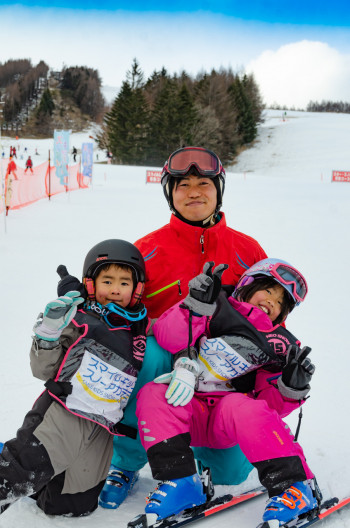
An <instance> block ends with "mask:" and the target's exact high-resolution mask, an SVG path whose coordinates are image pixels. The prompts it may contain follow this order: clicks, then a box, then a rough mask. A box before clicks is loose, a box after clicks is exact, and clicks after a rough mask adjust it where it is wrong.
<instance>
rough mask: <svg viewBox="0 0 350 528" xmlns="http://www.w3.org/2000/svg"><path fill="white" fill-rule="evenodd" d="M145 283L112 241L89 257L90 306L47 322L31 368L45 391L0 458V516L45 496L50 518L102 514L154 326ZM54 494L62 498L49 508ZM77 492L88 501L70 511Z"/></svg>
mask: <svg viewBox="0 0 350 528" xmlns="http://www.w3.org/2000/svg"><path fill="white" fill-rule="evenodd" d="M144 281H145V265H144V260H143V257H142V255H141V253H140V252H139V250H138V249H137V248H136V247H135V246H134V245H133V244H131V243H129V242H126V241H124V240H118V239H115V240H114V239H112V240H105V241H103V242H101V243H99V244H97V245H96V246H94V247H93V248H92V249H91V250H90V251H89V252H88V254H87V256H86V258H85V262H84V267H83V282H84V285H85V294H84V295H86V296H87V297H88V301H87V302H86V303H84V305H83V306H81V307H80V309H79V310H78V311H77V306H78V305H80V304H81V303H82V302H83V301H84V299H83V298H82V297H80V292H78V291H70V292H68V293H67V294H66V295H64V296H62V297H59V298H58V299H56V300H54V301H52V302H50V303H48V304H47V305H46V308H45V310H44V313H43V314H40V315H39V319H38V321H37V323H36V324H35V326H34V328H33V331H34V334H35V335H34V338H33V344H32V348H31V353H30V362H31V368H32V372H33V375H34V376H35V377H37V378H39V379H41V380H44V381H46V383H45V387H46V390H45V391H44V392H43V393H42V394H41V395H40V396H39V398H38V399H37V400H36V402H35V403H34V406H33V408H32V410H31V411H29V413H28V414H27V415H26V417H25V418H24V422H23V425H22V426H21V427H20V429H19V430H18V434H17V436H16V438H14V439H12V440H9V441H7V442H5V444H4V446H3V449H2V452H1V454H0V513H1V511H2V508H3V509H5V508H6V507H7V505H9V504H10V503H11V502H14V501H16V500H17V499H19V498H20V497H25V496H28V495H33V494H34V493H37V492H38V493H37V496H36V500H37V504H38V506H39V507H42V509H44V511H45V513H47V514H51V513H54V514H55V515H60V514H61V515H65V514H70V515H73V516H79V515H86V514H88V513H91V512H92V511H93V510H95V509H96V508H97V505H98V496H99V493H100V491H101V489H102V486H103V484H104V481H105V478H106V476H107V473H108V469H109V466H110V461H111V457H112V451H113V434H118V431H119V429H118V428H119V427H121V430H120V432H121V434H127V433H126V432H125V429H128V427H127V426H126V425H124V429H122V427H123V426H120V425H119V422H120V420H121V419H122V417H123V412H124V408H125V406H126V404H127V401H128V399H129V396H130V394H131V392H132V390H133V388H134V386H135V383H136V380H137V376H138V372H139V371H140V369H141V367H142V363H143V359H144V353H145V344H146V331H147V330H148V328H149V327H150V321H149V319H148V317H147V315H146V310H145V308H144V306H143V304H141V302H140V299H141V295H142V290H143V285H144ZM116 330H117V331H116ZM129 429H130V428H129ZM55 476H56V477H58V478H55V479H54V482H55V486H53V488H51V487H50V484H51V480H52V479H53V478H54V477H55ZM60 486H61V487H60ZM52 491H54V492H56V493H58V499H57V501H55V502H54V503H50V504H49V505H48V503H47V502H46V501H47V500H48V497H49V496H51V495H50V492H52ZM61 492H62V493H61ZM80 492H81V493H80ZM83 492H86V493H83ZM72 493H73V494H78V495H81V496H82V499H81V501H80V503H79V504H78V502H75V503H74V504H73V505H72V501H71V499H70V496H71V494H72ZM43 501H44V507H43ZM50 508H51V509H53V510H54V511H53V512H52V511H50Z"/></svg>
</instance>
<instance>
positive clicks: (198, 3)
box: [0, 0, 350, 26]
mask: <svg viewBox="0 0 350 528" xmlns="http://www.w3.org/2000/svg"><path fill="white" fill-rule="evenodd" d="M14 3H15V2H11V3H10V5H11V4H14ZM6 4H8V2H1V3H0V5H6ZM18 4H21V5H24V6H40V7H49V6H50V7H60V8H72V7H73V8H74V9H83V10H85V11H86V10H91V9H97V10H99V11H101V10H105V11H115V10H117V9H121V10H126V11H137V12H149V11H160V12H168V13H178V12H187V13H189V12H192V13H193V12H197V11H209V12H212V13H221V14H223V15H225V16H230V17H236V18H240V19H242V20H257V21H261V22H269V23H282V24H310V25H325V26H344V25H349V23H350V8H349V2H348V1H345V0H342V1H339V0H337V1H336V2H331V1H329V0H328V1H325V0H294V1H292V0H250V1H249V2H244V1H242V0H226V1H219V2H218V1H209V0H192V1H191V2H189V1H188V0H182V1H179V0H177V1H176V2H165V1H164V0H152V1H150V0H148V1H146V2H145V1H143V0H137V1H135V0H134V1H132V2H130V1H127V0H123V1H115V0H103V1H101V2H98V1H96V0H86V1H83V0H81V1H74V2H72V1H70V0H51V1H50V2H48V1H47V0H24V1H23V0H22V1H21V2H18Z"/></svg>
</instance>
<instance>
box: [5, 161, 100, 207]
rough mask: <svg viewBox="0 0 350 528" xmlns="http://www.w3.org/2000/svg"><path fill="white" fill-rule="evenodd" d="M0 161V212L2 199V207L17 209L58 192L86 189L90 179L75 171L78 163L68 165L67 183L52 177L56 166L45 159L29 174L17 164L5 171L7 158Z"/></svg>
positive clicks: (77, 170)
mask: <svg viewBox="0 0 350 528" xmlns="http://www.w3.org/2000/svg"><path fill="white" fill-rule="evenodd" d="M0 163H1V165H0V170H1V175H2V181H3V185H2V187H3V188H2V194H3V196H4V197H5V200H1V201H0V213H2V212H3V210H4V201H5V207H6V208H8V209H19V208H20V207H25V206H27V205H29V204H31V203H33V202H36V201H38V200H41V199H42V198H49V197H50V196H53V195H55V194H58V193H62V192H67V191H75V190H77V189H87V188H88V186H89V182H90V178H86V177H85V176H83V175H82V174H81V173H80V172H79V165H78V164H77V165H73V166H71V167H68V178H67V182H65V184H64V185H62V184H61V183H60V180H59V178H57V176H56V168H55V167H52V166H49V162H48V161H47V162H45V163H42V164H41V165H37V166H36V167H35V168H33V173H32V172H31V171H30V169H27V171H25V169H23V168H21V167H16V169H15V170H11V171H10V172H9V166H10V165H9V163H11V161H10V162H9V160H8V159H2V160H0ZM16 177H17V179H16Z"/></svg>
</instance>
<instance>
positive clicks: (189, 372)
mask: <svg viewBox="0 0 350 528" xmlns="http://www.w3.org/2000/svg"><path fill="white" fill-rule="evenodd" d="M198 373H199V366H198V363H197V361H194V360H193V359H188V358H185V357H182V358H179V359H178V360H177V361H176V362H175V365H174V370H173V371H172V372H168V373H167V374H162V375H161V376H158V378H156V379H155V380H154V383H164V384H168V383H169V388H168V390H167V391H166V393H165V397H166V399H167V400H168V403H169V404H170V405H173V406H174V407H177V406H178V405H180V406H181V407H183V406H184V405H187V403H189V402H190V401H191V400H192V396H193V394H194V389H195V385H196V381H197V377H198Z"/></svg>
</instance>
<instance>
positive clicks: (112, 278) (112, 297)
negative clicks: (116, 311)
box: [95, 264, 134, 308]
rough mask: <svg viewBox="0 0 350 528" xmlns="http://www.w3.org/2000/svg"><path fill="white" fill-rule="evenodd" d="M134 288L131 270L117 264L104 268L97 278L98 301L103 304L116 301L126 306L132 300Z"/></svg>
mask: <svg viewBox="0 0 350 528" xmlns="http://www.w3.org/2000/svg"><path fill="white" fill-rule="evenodd" d="M133 289H134V284H133V280H132V273H131V271H130V270H125V269H122V268H120V267H119V266H117V265H116V264H111V265H110V266H109V268H108V269H106V270H102V271H101V272H100V273H99V274H98V276H97V277H96V279H95V290H96V301H97V302H99V303H100V304H102V305H106V304H108V303H109V302H114V303H116V304H119V305H120V306H122V307H123V308H126V306H128V304H129V303H130V301H131V297H132V292H133Z"/></svg>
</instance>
